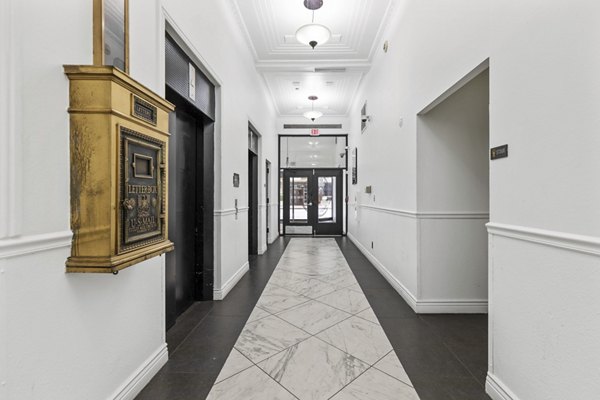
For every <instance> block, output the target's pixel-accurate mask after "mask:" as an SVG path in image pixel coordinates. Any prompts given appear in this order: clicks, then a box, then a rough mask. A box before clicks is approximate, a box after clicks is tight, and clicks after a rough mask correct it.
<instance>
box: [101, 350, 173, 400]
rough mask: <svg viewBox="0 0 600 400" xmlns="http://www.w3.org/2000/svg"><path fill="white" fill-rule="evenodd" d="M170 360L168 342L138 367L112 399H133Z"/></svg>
mask: <svg viewBox="0 0 600 400" xmlns="http://www.w3.org/2000/svg"><path fill="white" fill-rule="evenodd" d="M168 360H169V352H168V350H167V344H166V343H165V344H163V345H162V346H161V347H160V348H159V349H158V350H157V351H156V352H155V353H154V354H153V355H152V356H151V357H150V358H148V360H147V361H146V362H145V363H144V364H143V365H142V366H140V368H138V370H137V371H136V372H135V373H134V374H133V375H132V376H131V377H130V379H129V380H128V381H127V382H126V383H125V385H124V386H123V387H122V388H121V389H119V390H118V391H117V392H116V393H115V394H114V395H113V396H111V397H110V399H111V400H133V399H135V397H136V396H137V395H138V394H140V392H141V391H142V389H144V388H145V387H146V385H147V384H148V383H149V382H150V380H151V379H152V378H153V377H154V375H156V374H157V373H158V371H160V369H161V368H162V367H163V366H164V365H165V364H166V363H167V361H168Z"/></svg>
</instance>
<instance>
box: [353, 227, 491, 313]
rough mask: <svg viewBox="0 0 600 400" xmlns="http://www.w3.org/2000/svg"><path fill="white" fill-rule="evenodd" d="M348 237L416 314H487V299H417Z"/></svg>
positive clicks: (373, 257) (356, 242) (363, 248)
mask: <svg viewBox="0 0 600 400" xmlns="http://www.w3.org/2000/svg"><path fill="white" fill-rule="evenodd" d="M348 238H349V239H350V240H351V241H352V243H354V244H355V245H356V247H358V249H359V250H360V251H361V253H363V254H364V255H365V257H367V258H368V259H369V261H371V263H372V264H373V265H374V266H375V268H376V269H377V270H378V271H379V272H380V273H381V275H383V277H384V278H385V280H386V281H388V283H389V284H390V285H392V287H393V288H394V289H395V290H396V291H397V292H398V294H400V296H402V298H403V299H404V300H405V301H406V302H407V303H408V305H409V306H410V307H411V308H412V309H413V310H414V312H416V313H418V314H487V312H488V301H487V300H446V299H441V300H439V299H436V300H418V299H417V298H416V297H415V296H414V295H413V294H412V293H411V292H410V290H408V289H407V288H406V286H404V285H403V284H402V283H401V282H400V281H399V280H398V279H397V278H396V277H395V276H394V275H392V273H391V272H390V271H389V270H388V269H387V268H386V267H385V266H384V265H383V264H382V263H381V262H380V261H379V260H378V259H377V258H376V257H375V256H374V255H373V254H371V253H370V252H369V251H368V250H367V249H366V247H365V246H363V245H362V243H360V242H359V241H358V239H356V238H355V237H354V236H353V235H352V234H351V233H348Z"/></svg>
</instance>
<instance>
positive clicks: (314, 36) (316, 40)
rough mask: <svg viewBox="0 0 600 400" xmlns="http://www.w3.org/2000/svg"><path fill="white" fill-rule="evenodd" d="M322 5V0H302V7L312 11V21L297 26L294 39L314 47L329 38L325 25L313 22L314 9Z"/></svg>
mask: <svg viewBox="0 0 600 400" xmlns="http://www.w3.org/2000/svg"><path fill="white" fill-rule="evenodd" d="M322 5H323V0H304V7H306V8H308V9H309V10H311V11H312V22H311V23H310V24H306V25H303V26H301V27H300V28H298V30H297V31H296V40H297V41H299V42H300V43H304V44H307V45H309V46H310V47H312V48H313V50H314V49H315V47H317V45H320V44H325V43H327V41H329V39H330V38H331V31H330V30H329V28H327V27H326V26H325V25H321V24H315V10H318V9H319V8H321V6H322Z"/></svg>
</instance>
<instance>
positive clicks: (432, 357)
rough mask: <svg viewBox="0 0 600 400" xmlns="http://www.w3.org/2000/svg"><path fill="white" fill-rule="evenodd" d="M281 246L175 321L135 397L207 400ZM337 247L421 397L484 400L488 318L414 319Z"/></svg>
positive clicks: (349, 252) (360, 262)
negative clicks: (163, 358) (220, 294)
mask: <svg viewBox="0 0 600 400" xmlns="http://www.w3.org/2000/svg"><path fill="white" fill-rule="evenodd" d="M288 242H289V239H284V238H282V239H279V240H277V241H276V242H275V243H274V244H273V245H271V246H269V250H268V251H267V252H266V253H265V254H264V255H262V256H257V257H251V259H250V272H249V273H248V274H246V275H245V276H244V277H243V278H242V279H241V280H240V282H239V283H238V285H236V287H235V288H234V289H233V290H232V291H231V292H230V293H229V295H228V296H227V297H226V299H225V300H223V301H219V302H201V303H196V304H194V305H193V306H192V307H190V309H189V310H187V311H186V312H185V313H184V314H183V315H182V316H181V317H180V318H179V319H178V321H177V323H176V324H175V326H174V327H173V328H171V330H169V332H168V333H167V343H168V345H169V352H170V359H169V362H168V363H167V364H166V365H165V366H164V367H163V368H162V369H161V371H160V372H159V373H158V374H157V375H156V376H155V377H154V379H152V381H151V382H150V383H149V384H148V386H147V387H146V388H145V389H144V390H143V391H142V392H141V393H140V395H139V396H138V397H137V400H184V399H185V400H191V399H204V398H206V396H207V395H208V393H209V391H210V389H211V387H212V385H213V382H214V381H215V380H216V378H217V376H218V375H219V372H220V370H221V368H222V366H223V364H224V363H225V360H226V359H227V356H228V355H229V352H230V351H231V349H232V348H233V346H234V344H235V342H236V340H237V338H238V336H239V334H240V332H241V330H242V328H243V327H244V325H245V322H246V320H247V319H248V317H249V315H250V313H251V312H252V309H253V308H254V306H255V304H256V302H257V301H258V299H259V297H260V294H261V292H262V290H263V288H264V286H265V285H266V284H267V282H268V280H269V277H270V276H271V273H272V272H273V270H274V269H275V267H276V266H277V263H278V261H279V258H280V257H281V255H282V254H283V252H284V250H285V247H286V246H287V243H288ZM337 242H338V245H339V246H340V248H341V250H342V252H343V254H344V256H345V257H346V259H347V261H348V264H349V265H350V268H351V269H352V272H353V273H354V275H355V276H356V279H357V280H358V282H359V284H360V286H361V288H362V289H363V291H364V293H365V295H366V296H367V299H368V300H369V302H370V304H371V306H372V308H373V311H374V312H375V314H376V315H377V318H378V319H379V321H380V323H381V325H382V326H383V329H384V331H385V332H386V334H387V336H388V338H389V340H390V342H391V343H392V345H393V347H394V350H395V351H396V353H397V354H398V356H399V358H400V360H401V362H402V364H403V365H404V367H405V369H406V371H407V372H408V375H409V376H410V379H411V380H412V382H413V384H414V386H415V388H416V390H417V392H418V394H419V396H420V397H421V399H422V400H454V399H456V400H479V399H485V400H489V397H488V396H487V395H486V394H485V390H484V385H485V374H486V370H487V317H486V316H485V315H417V314H415V313H414V312H413V311H412V309H411V308H410V307H409V306H408V305H407V304H406V303H405V302H404V300H403V299H402V298H401V297H400V296H399V295H398V294H397V293H396V291H395V290H394V289H393V288H392V287H391V286H390V285H389V284H388V283H387V281H386V280H385V279H384V278H383V277H382V276H381V275H380V274H379V272H377V270H376V269H375V268H374V267H373V266H372V265H371V263H370V262H369V261H368V260H367V259H366V258H365V257H364V256H363V255H362V253H360V251H359V250H358V249H357V248H356V246H354V245H353V244H352V243H351V242H350V241H349V240H348V239H346V238H338V239H337ZM265 400H268V399H265Z"/></svg>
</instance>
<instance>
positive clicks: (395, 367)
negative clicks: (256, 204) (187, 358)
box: [207, 238, 419, 400]
mask: <svg viewBox="0 0 600 400" xmlns="http://www.w3.org/2000/svg"><path fill="white" fill-rule="evenodd" d="M207 399H208V400H238V399H239V400H275V399H277V400H288V399H289V400H294V399H299V400H321V399H323V400H325V399H332V400H388V399H389V400H418V399H419V397H418V395H417V393H416V391H415V389H414V388H413V386H412V384H411V382H410V379H409V378H408V376H407V375H406V372H405V371H404V368H403V367H402V365H401V363H400V361H399V360H398V357H397V356H396V354H395V353H394V350H393V349H392V346H391V344H390V342H389V340H388V339H387V337H386V335H385V333H384V331H383V329H382V328H381V326H380V325H379V322H378V320H377V317H376V316H375V314H374V313H373V310H372V309H371V307H370V306H369V302H368V301H367V298H366V297H365V295H364V293H363V292H362V290H361V288H360V286H359V285H358V283H357V281H356V279H355V277H354V275H353V274H352V271H351V270H350V267H349V266H348V264H347V262H346V260H345V259H344V256H343V255H342V252H341V251H340V249H339V248H338V246H337V243H336V242H335V240H334V239H316V238H307V239H304V238H298V239H292V240H291V241H290V243H289V244H288V247H287V248H286V250H285V253H284V254H283V256H282V257H281V260H280V261H279V264H277V267H276V268H275V271H274V272H273V275H272V276H271V279H270V280H269V282H268V284H267V286H266V287H265V289H264V291H263V293H262V295H261V297H260V299H259V300H258V303H257V305H256V307H255V308H254V310H253V312H252V314H251V315H250V317H249V318H248V321H247V322H246V325H245V327H244V329H243V331H242V333H241V334H240V337H239V338H238V340H237V342H236V344H235V347H234V349H233V350H232V351H231V353H230V354H229V357H228V358H227V361H226V362H225V365H224V366H223V369H222V370H221V372H220V375H219V377H218V378H217V380H216V382H215V384H214V386H213V387H212V389H211V391H210V394H209V395H208V398H207Z"/></svg>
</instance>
